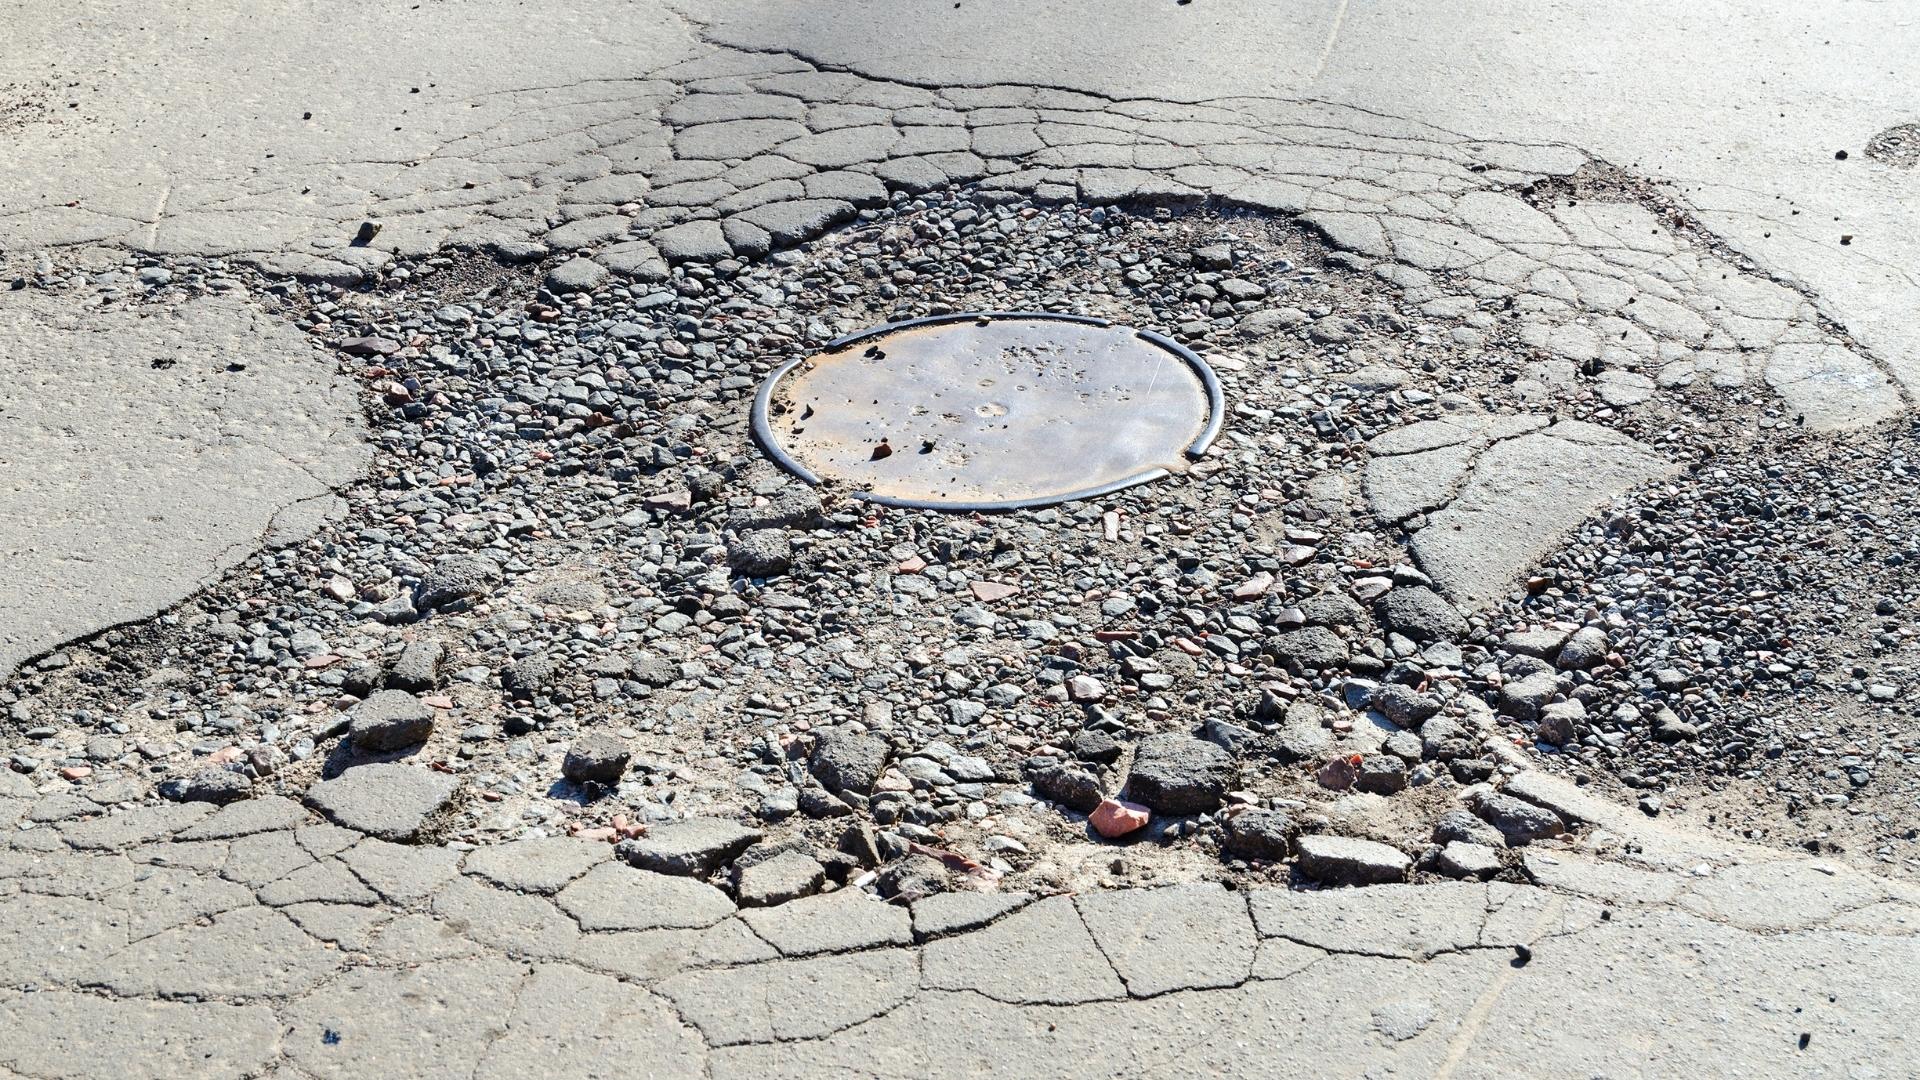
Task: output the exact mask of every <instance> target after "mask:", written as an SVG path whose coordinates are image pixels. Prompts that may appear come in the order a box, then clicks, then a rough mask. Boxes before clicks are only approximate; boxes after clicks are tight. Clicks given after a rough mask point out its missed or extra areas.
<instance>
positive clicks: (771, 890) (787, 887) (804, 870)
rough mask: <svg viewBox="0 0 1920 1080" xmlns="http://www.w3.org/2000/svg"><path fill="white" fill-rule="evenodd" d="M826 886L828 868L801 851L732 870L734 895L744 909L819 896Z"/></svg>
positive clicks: (782, 853) (783, 853) (784, 852)
mask: <svg viewBox="0 0 1920 1080" xmlns="http://www.w3.org/2000/svg"><path fill="white" fill-rule="evenodd" d="M825 882H826V868H825V867H822V866H821V865H820V862H819V860H818V859H815V858H813V857H812V856H810V855H806V854H803V853H801V852H798V851H783V852H781V853H780V854H778V855H775V856H773V857H772V858H770V859H762V860H760V861H758V862H755V863H753V864H752V865H750V866H744V865H743V866H736V867H734V870H733V894H734V896H735V897H737V898H738V899H739V901H740V906H741V907H772V906H773V905H775V904H784V903H786V902H787V901H789V900H798V899H799V898H801V897H803V896H811V895H813V894H814V893H816V892H819V891H820V886H821V885H822V884H824V883H825Z"/></svg>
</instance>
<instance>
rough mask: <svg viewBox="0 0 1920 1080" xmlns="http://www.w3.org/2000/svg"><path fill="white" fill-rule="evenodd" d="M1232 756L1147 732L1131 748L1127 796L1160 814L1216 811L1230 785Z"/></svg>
mask: <svg viewBox="0 0 1920 1080" xmlns="http://www.w3.org/2000/svg"><path fill="white" fill-rule="evenodd" d="M1233 779H1234V767H1233V757H1232V756H1231V755H1229V754H1228V753H1227V752H1226V751H1225V750H1222V749H1220V747H1218V746H1216V745H1214V744H1213V743H1210V742H1206V741H1204V740H1201V739H1196V738H1193V737H1191V736H1188V735H1182V734H1177V733H1168V734H1162V735H1149V736H1147V737H1146V738H1144V739H1142V740H1140V745H1139V746H1138V747H1137V748H1136V749H1135V751H1134V758H1133V771H1132V772H1131V773H1130V774H1129V775H1128V776H1127V796H1128V797H1129V798H1130V799H1132V800H1133V801H1134V802H1137V803H1141V804H1142V805H1144V806H1147V807H1149V808H1151V809H1152V810H1154V811H1155V812H1157V813H1160V814H1171V815H1175V816H1178V815H1184V814H1204V813H1207V812H1208V811H1210V810H1215V809H1218V808H1219V806H1220V803H1221V800H1223V799H1224V798H1225V797H1226V794H1227V789H1228V787H1230V786H1231V785H1232V783H1233Z"/></svg>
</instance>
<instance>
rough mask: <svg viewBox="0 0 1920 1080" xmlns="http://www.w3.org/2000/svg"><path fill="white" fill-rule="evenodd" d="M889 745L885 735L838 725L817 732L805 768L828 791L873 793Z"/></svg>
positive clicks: (885, 759)
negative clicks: (811, 752) (818, 735)
mask: <svg viewBox="0 0 1920 1080" xmlns="http://www.w3.org/2000/svg"><path fill="white" fill-rule="evenodd" d="M892 753H893V748H892V747H891V746H890V745H888V743H887V741H886V740H885V739H882V738H879V737H877V736H874V735H862V734H858V733H856V732H853V731H848V730H845V729H841V728H832V729H829V730H827V731H824V732H822V733H821V734H820V739H819V741H818V742H817V743H815V744H814V748H813V757H812V758H811V759H809V760H808V762H807V769H808V771H809V772H811V773H812V774H813V777H814V779H816V780H818V781H820V783H821V785H822V786H824V787H825V788H826V789H827V790H828V791H831V792H833V793H835V794H839V793H841V792H844V791H852V792H855V793H857V794H860V795H871V794H873V786H874V785H875V784H877V783H879V781H880V774H881V772H883V771H884V770H885V769H886V767H887V759H888V758H889V757H891V756H892Z"/></svg>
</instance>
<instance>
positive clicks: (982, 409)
mask: <svg viewBox="0 0 1920 1080" xmlns="http://www.w3.org/2000/svg"><path fill="white" fill-rule="evenodd" d="M1221 412H1222V402H1221V397H1220V387H1219V383H1218V382H1217V381H1215V379H1214V377H1213V371H1212V370H1211V369H1209V368H1208V367H1207V365H1206V363H1205V362H1204V361H1202V360H1201V359H1200V358H1199V357H1198V356H1195V355H1194V354H1193V353H1192V352H1191V351H1189V350H1187V349H1185V348H1182V347H1181V346H1180V345H1178V344H1175V343H1174V342H1172V341H1169V340H1168V339H1166V338H1164V337H1161V336H1160V335H1158V334H1154V333H1151V332H1148V331H1145V330H1133V329H1129V328H1127V327H1124V326H1116V325H1114V324H1112V323H1109V322H1106V321H1104V320H1101V319H1089V318H1083V317H1080V316H1074V315H1046V314H1034V313H1027V312H986V313H981V314H966V315H940V316H935V317H933V318H927V319H913V320H910V321H907V322H899V323H890V324H888V325H886V326H881V327H877V328H875V329H872V330H868V331H864V332H862V333H858V334H854V335H851V336H849V337H844V338H841V339H839V340H838V341H835V342H832V343H830V344H829V345H827V347H826V348H825V349H824V350H823V351H822V352H820V353H819V354H818V355H815V356H810V357H805V358H802V359H799V360H795V361H792V362H791V363H788V364H786V365H784V366H782V367H781V368H780V369H779V370H778V371H775V372H774V373H773V374H772V375H771V376H769V377H768V379H767V381H766V382H765V383H764V384H762V386H761V387H760V394H759V396H758V397H757V398H756V399H755V401H754V406H753V426H754V433H755V434H756V435H757V436H758V437H759V439H760V441H761V443H762V444H763V445H764V446H765V447H766V448H767V450H768V451H769V452H770V453H772V454H773V456H774V457H775V458H777V459H779V461H780V463H781V464H782V465H784V466H785V467H786V468H788V469H789V470H791V471H793V472H794V473H796V474H798V475H799V476H801V477H802V478H804V479H806V480H807V481H808V482H810V483H819V482H820V481H822V480H826V479H831V480H836V481H840V482H842V483H844V484H846V485H847V486H848V487H849V488H850V489H851V490H852V491H853V492H854V493H855V494H856V495H858V496H860V497H862V498H866V499H870V500H872V501H874V502H878V503H884V504H887V505H890V506H917V507H934V508H939V509H947V510H1009V509H1015V508H1018V507H1023V506H1044V505H1048V504H1051V503H1059V502H1067V501H1069V500H1072V499H1084V498H1090V497H1092V496H1095V495H1102V494H1105V493H1107V492H1110V491H1117V490H1119V489H1120V488H1124V487H1128V486H1130V485H1133V484H1139V483H1144V482H1146V481H1148V480H1154V479H1157V478H1159V477H1162V476H1165V475H1166V474H1167V473H1168V471H1169V470H1172V469H1177V468H1179V467H1181V465H1182V464H1183V463H1184V462H1185V461H1186V460H1187V459H1189V458H1193V457H1197V456H1199V455H1200V454H1201V453H1203V452H1204V451H1205V450H1206V448H1207V444H1208V443H1210V442H1212V441H1213V437H1214V434H1215V433H1216V432H1217V431H1218V430H1219V427H1220V416H1221Z"/></svg>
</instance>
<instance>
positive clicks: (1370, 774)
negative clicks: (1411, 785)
mask: <svg viewBox="0 0 1920 1080" xmlns="http://www.w3.org/2000/svg"><path fill="white" fill-rule="evenodd" d="M1353 786H1354V787H1355V788H1356V789H1357V790H1360V791H1365V792H1369V793H1371V794H1374V795H1392V794H1394V793H1396V792H1400V791H1405V790H1406V787H1407V763H1406V762H1404V761H1402V760H1400V759H1399V758H1397V757H1393V756H1392V755H1389V754H1370V755H1368V756H1366V757H1364V758H1362V759H1361V760H1360V770H1359V772H1358V774H1357V775H1355V777H1354V780H1353Z"/></svg>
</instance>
